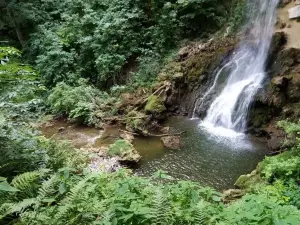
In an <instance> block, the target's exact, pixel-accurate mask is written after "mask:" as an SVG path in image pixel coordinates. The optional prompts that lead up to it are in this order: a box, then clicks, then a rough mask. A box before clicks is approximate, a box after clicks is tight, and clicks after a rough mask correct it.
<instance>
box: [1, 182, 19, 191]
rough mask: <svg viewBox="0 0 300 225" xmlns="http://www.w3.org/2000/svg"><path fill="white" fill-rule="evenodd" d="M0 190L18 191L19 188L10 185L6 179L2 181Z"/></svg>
mask: <svg viewBox="0 0 300 225" xmlns="http://www.w3.org/2000/svg"><path fill="white" fill-rule="evenodd" d="M0 190H1V191H7V192H17V191H19V190H18V189H17V188H14V187H12V186H10V185H9V184H8V183H7V182H6V181H4V182H1V183H0Z"/></svg>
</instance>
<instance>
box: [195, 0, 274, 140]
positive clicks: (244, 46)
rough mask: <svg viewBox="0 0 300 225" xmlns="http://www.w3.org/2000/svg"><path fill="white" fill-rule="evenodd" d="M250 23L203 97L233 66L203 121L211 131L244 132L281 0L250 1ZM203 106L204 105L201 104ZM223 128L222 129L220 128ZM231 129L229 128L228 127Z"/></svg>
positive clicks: (214, 87)
mask: <svg viewBox="0 0 300 225" xmlns="http://www.w3.org/2000/svg"><path fill="white" fill-rule="evenodd" d="M248 2H249V3H248V10H247V12H249V14H248V18H247V24H246V25H245V27H244V28H243V38H242V39H241V43H240V44H239V45H238V46H237V48H236V50H235V51H234V53H233V55H232V56H231V59H230V61H229V62H227V64H226V65H225V66H223V67H222V68H221V69H220V70H219V72H218V73H217V74H216V76H215V80H214V82H213V85H212V86H211V87H210V89H208V91H207V92H206V93H205V94H204V96H203V97H202V101H204V100H205V98H206V97H207V95H209V94H210V93H211V92H212V91H213V90H214V89H216V88H217V85H216V84H217V83H218V82H217V81H218V79H219V75H220V73H221V72H222V71H223V70H224V68H226V67H230V69H229V75H228V79H227V81H226V85H225V87H224V88H223V89H222V91H221V92H220V93H219V94H218V95H217V97H216V98H215V99H214V101H213V102H212V104H211V105H210V107H209V109H208V111H207V116H206V118H205V119H204V121H203V123H202V124H201V125H203V126H204V127H205V128H207V129H209V130H210V131H211V132H213V133H215V132H219V134H220V131H221V132H223V133H225V134H226V133H227V134H228V132H229V133H231V134H234V132H232V131H235V132H237V134H238V133H243V132H244V131H245V129H246V125H247V116H248V111H249V106H250V104H251V101H252V99H253V97H254V96H255V94H256V93H257V91H258V90H259V89H260V88H261V87H262V83H263V81H264V79H265V62H266V60H267V57H268V51H269V47H270V43H271V39H272V34H273V29H274V24H275V21H276V8H277V4H278V0H251V1H248ZM200 106H201V105H200ZM220 129H221V130H220ZM226 129H228V130H229V131H226Z"/></svg>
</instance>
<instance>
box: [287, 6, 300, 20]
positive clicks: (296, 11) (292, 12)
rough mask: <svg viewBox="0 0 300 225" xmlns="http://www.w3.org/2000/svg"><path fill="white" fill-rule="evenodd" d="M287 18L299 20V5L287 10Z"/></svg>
mask: <svg viewBox="0 0 300 225" xmlns="http://www.w3.org/2000/svg"><path fill="white" fill-rule="evenodd" d="M289 18H290V19H296V18H300V5H297V6H295V7H293V8H290V9H289Z"/></svg>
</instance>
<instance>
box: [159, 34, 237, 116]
mask: <svg viewBox="0 0 300 225" xmlns="http://www.w3.org/2000/svg"><path fill="white" fill-rule="evenodd" d="M235 44H236V38H233V37H225V38H219V39H215V40H209V41H208V42H206V43H199V42H193V43H190V44H189V45H188V46H185V47H183V48H181V49H180V50H179V52H178V54H177V59H176V61H173V62H171V63H169V64H168V65H167V66H166V67H165V68H164V69H163V70H162V71H161V73H160V74H159V78H158V79H159V80H160V81H166V80H167V81H170V82H171V88H170V89H169V91H168V93H167V97H166V101H165V105H166V107H167V109H168V111H169V112H171V113H176V114H181V115H188V116H192V114H193V109H194V107H195V104H196V100H197V99H199V98H200V96H201V95H203V93H204V92H205V91H206V90H207V89H208V87H209V86H210V85H211V81H212V80H213V79H214V71H215V70H216V69H217V68H218V67H219V66H220V65H221V64H222V62H223V61H224V60H225V59H226V57H227V56H228V55H229V54H230V53H231V52H232V51H233V49H234V46H235ZM209 104H210V101H209V99H208V100H207V101H206V103H205V104H204V105H205V106H203V108H202V109H206V108H208V105H209ZM198 109H199V110H197V111H196V113H197V115H198V116H199V115H201V114H203V113H204V111H205V110H201V109H200V108H198Z"/></svg>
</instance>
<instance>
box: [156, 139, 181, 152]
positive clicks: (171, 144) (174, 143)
mask: <svg viewBox="0 0 300 225" xmlns="http://www.w3.org/2000/svg"><path fill="white" fill-rule="evenodd" d="M161 141H162V143H163V145H164V146H165V147H166V148H169V149H180V148H181V146H182V143H181V137H180V136H167V137H162V138H161Z"/></svg>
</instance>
